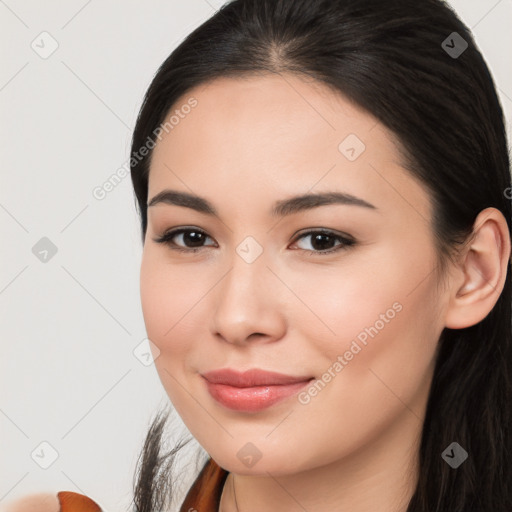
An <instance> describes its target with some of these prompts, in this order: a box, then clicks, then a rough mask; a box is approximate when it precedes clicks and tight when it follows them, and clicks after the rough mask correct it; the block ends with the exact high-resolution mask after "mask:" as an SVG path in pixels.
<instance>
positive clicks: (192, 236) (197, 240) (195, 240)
mask: <svg viewBox="0 0 512 512" xmlns="http://www.w3.org/2000/svg"><path fill="white" fill-rule="evenodd" d="M202 236H203V234H202V233H198V232H197V231H187V232H186V233H184V239H188V241H191V242H192V245H193V246H198V247H201V242H202ZM185 241H187V240H185ZM194 244H195V245H194Z"/></svg>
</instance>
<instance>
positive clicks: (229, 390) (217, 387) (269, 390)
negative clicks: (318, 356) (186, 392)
mask: <svg viewBox="0 0 512 512" xmlns="http://www.w3.org/2000/svg"><path fill="white" fill-rule="evenodd" d="M311 380H312V379H310V380H307V381H303V382H296V383H295V384H283V385H279V386H255V387H251V388H237V387H234V386H227V385H226V384H212V383H211V382H209V381H207V380H206V379H205V381H206V385H207V387H208V391H209V392H210V395H211V396H212V397H213V398H214V399H215V400H217V402H219V403H221V404H222V405H224V406H225V407H228V408H229V409H233V410H235V411H243V412H256V411H262V410H263V409H266V408H267V407H270V406H271V405H274V404H275V403H277V402H280V401H281V400H284V399H285V398H288V397H290V396H292V395H295V394H296V393H298V392H299V391H300V390H301V389H302V388H303V387H305V386H307V385H308V384H309V383H310V382H311Z"/></svg>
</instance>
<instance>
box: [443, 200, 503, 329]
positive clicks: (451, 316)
mask: <svg viewBox="0 0 512 512" xmlns="http://www.w3.org/2000/svg"><path fill="white" fill-rule="evenodd" d="M510 250H511V242H510V232H509V229H508V225H507V221H506V219H505V217H504V216H503V214H502V213H501V212H500V211H499V210H498V209H496V208H486V209H485V210H482V211H481V212H480V213H479V214H478V216H477V218H476V219H475V222H474V224H473V238H472V240H471V242H470V243H468V246H467V247H466V248H465V249H464V251H463V253H462V255H461V256H462V257H461V259H460V261H461V263H459V266H458V267H457V269H456V271H455V273H454V278H453V280H452V285H451V288H450V290H449V293H450V297H449V304H448V306H447V309H446V317H445V326H446V327H448V328H450V329H463V328H465V327H470V326H472V325H475V324H477V323H478V322H480V321H481V320H483V319H484V318H485V317H486V316H487V315H488V314H489V313H490V311H491V310H492V308H493V307H494V306H495V304H496V302H497V301H498V298H499V296H500V294H501V292H502V290H503V287H504V286H505V279H506V277H507V270H508V267H509V264H510V262H511V257H510Z"/></svg>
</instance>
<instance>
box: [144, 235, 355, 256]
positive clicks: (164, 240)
mask: <svg viewBox="0 0 512 512" xmlns="http://www.w3.org/2000/svg"><path fill="white" fill-rule="evenodd" d="M187 232H194V233H200V234H202V235H205V236H207V237H208V238H210V237H209V236H208V235H207V234H206V233H205V232H204V231H203V230H202V229H198V228H177V229H172V230H170V231H167V232H166V233H164V234H163V235H162V236H161V237H159V238H154V239H153V241H154V242H156V243H159V244H166V245H167V246H169V248H170V249H171V250H173V251H179V252H184V253H195V252H198V251H200V250H202V249H204V248H205V247H195V248H190V247H189V248H184V247H180V246H178V245H176V244H175V243H173V242H171V239H172V238H174V237H175V236H176V235H180V234H182V233H187ZM317 234H322V235H329V236H332V237H334V238H335V239H337V240H339V241H341V244H338V245H337V246H335V247H334V248H332V249H327V250H325V251H311V250H309V249H299V250H301V251H304V252H306V253H308V255H310V256H315V255H319V256H323V255H326V254H332V253H335V252H338V251H341V250H346V249H348V248H350V247H353V246H354V245H356V243H357V242H356V240H355V239H353V238H348V237H345V236H342V235H339V234H336V233H334V232H333V231H330V230H327V229H317V230H311V231H307V232H304V233H301V234H300V235H299V236H297V237H296V238H295V240H294V241H293V243H295V242H297V241H298V240H300V239H301V238H305V237H307V236H310V235H317ZM206 247H207V246H206Z"/></svg>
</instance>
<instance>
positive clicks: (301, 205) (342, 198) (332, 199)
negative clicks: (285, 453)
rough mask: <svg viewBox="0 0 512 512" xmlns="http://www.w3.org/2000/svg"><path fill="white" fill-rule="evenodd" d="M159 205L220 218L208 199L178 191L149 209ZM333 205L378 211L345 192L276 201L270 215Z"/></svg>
mask: <svg viewBox="0 0 512 512" xmlns="http://www.w3.org/2000/svg"><path fill="white" fill-rule="evenodd" d="M157 204H170V205H175V206H183V207H185V208H191V209H192V210H195V211H197V212H199V213H204V214H206V215H213V216H215V217H218V212H217V210H216V209H215V207H214V206H213V205H212V204H211V203H210V202H209V201H208V200H207V199H205V198H203V197H200V196H196V195H194V194H189V193H188V192H179V191H177V190H169V189H165V190H162V191H161V192H159V193H158V194H156V195H155V196H154V197H153V198H152V199H151V200H150V201H149V202H148V207H151V206H155V205H157ZM331 204H343V205H349V206H360V207H363V208H368V209H373V210H378V208H377V207H376V206H375V205H373V204H371V203H369V202H367V201H365V200H364V199H361V198H359V197H356V196H353V195H351V194H347V193H343V192H325V193H312V194H311V193H310V194H304V195H300V196H294V197H291V198H289V199H283V200H280V201H276V202H275V203H274V206H273V208H272V210H271V212H270V214H271V215H272V216H273V217H284V216H286V215H292V214H294V213H298V212H301V211H305V210H311V209H313V208H317V207H319V206H325V205H331Z"/></svg>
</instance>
